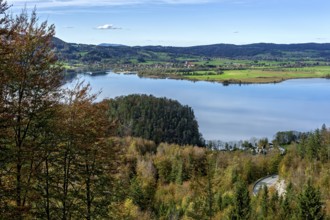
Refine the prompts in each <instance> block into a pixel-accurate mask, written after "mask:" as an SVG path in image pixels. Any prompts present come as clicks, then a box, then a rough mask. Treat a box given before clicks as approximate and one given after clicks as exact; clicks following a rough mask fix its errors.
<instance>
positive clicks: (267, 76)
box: [184, 66, 330, 83]
mask: <svg viewBox="0 0 330 220" xmlns="http://www.w3.org/2000/svg"><path fill="white" fill-rule="evenodd" d="M329 76H330V66H318V67H305V68H283V69H278V70H271V69H264V70H260V69H248V70H228V71H224V73H223V74H221V75H211V74H207V72H205V73H204V74H203V73H201V72H196V73H195V74H194V75H188V76H184V78H186V79H190V80H203V81H217V82H234V83H235V82H236V83H271V82H281V81H284V80H287V79H299V78H322V77H329Z"/></svg>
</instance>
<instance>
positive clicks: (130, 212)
mask: <svg viewBox="0 0 330 220" xmlns="http://www.w3.org/2000/svg"><path fill="white" fill-rule="evenodd" d="M139 214H140V210H139V207H138V206H136V205H134V203H133V201H132V199H126V200H125V202H124V215H125V216H129V217H132V218H137V217H138V216H139Z"/></svg>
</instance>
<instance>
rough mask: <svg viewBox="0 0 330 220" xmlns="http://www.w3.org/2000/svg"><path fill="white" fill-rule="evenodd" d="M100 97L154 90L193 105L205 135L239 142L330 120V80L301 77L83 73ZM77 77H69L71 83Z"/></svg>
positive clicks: (208, 138) (208, 137)
mask: <svg viewBox="0 0 330 220" xmlns="http://www.w3.org/2000/svg"><path fill="white" fill-rule="evenodd" d="M79 78H80V80H85V82H89V83H90V84H91V86H92V89H93V91H94V92H96V91H100V90H101V91H102V93H101V94H100V96H99V98H98V99H99V100H101V99H104V98H114V97H117V96H122V95H129V94H151V95H154V96H156V97H167V98H170V99H175V100H178V101H179V102H180V103H181V104H183V105H189V106H191V107H192V108H193V110H194V112H195V116H196V118H197V121H198V123H199V128H200V132H201V133H202V134H203V137H204V138H205V139H206V140H222V141H237V140H248V139H250V138H251V137H257V138H261V137H268V138H270V139H272V138H273V135H274V134H275V133H276V132H278V131H288V130H296V131H311V130H314V129H316V128H320V127H321V126H322V124H326V125H330V80H327V79H297V80H288V81H285V82H282V83H278V84H249V85H229V86H224V85H222V84H221V83H212V82H192V81H186V80H173V79H150V78H139V77H138V76H137V75H123V74H114V73H108V74H107V75H100V76H89V75H83V76H80V77H79ZM72 83H73V82H71V84H69V85H72Z"/></svg>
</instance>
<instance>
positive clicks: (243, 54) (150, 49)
mask: <svg viewBox="0 0 330 220" xmlns="http://www.w3.org/2000/svg"><path fill="white" fill-rule="evenodd" d="M53 44H54V47H55V48H56V49H57V53H58V55H59V57H60V59H62V60H67V61H74V60H76V61H81V62H100V61H104V60H111V61H112V62H119V63H121V64H125V62H127V63H130V62H131V61H132V60H136V62H139V63H143V62H144V61H145V60H149V61H150V60H151V61H157V62H161V61H166V62H179V60H180V59H178V58H184V57H188V58H189V57H190V58H191V57H196V58H219V57H221V58H229V59H250V60H260V59H263V60H286V61H288V60H291V61H292V60H293V61H304V60H318V61H329V60H330V44H316V43H306V44H270V43H259V44H248V45H232V44H214V45H206V46H193V47H165V46H136V47H129V46H122V45H121V46H97V45H86V44H75V43H66V42H64V41H62V40H60V39H58V38H54V39H53Z"/></svg>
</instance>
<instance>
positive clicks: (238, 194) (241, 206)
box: [232, 180, 251, 219]
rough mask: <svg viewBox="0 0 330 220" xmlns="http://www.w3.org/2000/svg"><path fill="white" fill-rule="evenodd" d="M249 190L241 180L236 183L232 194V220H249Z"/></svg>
mask: <svg viewBox="0 0 330 220" xmlns="http://www.w3.org/2000/svg"><path fill="white" fill-rule="evenodd" d="M250 209H251V207H250V195H249V190H248V188H247V186H246V183H244V182H243V181H242V180H239V181H238V182H237V183H236V188H235V194H234V210H233V215H232V219H249V216H250Z"/></svg>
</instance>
